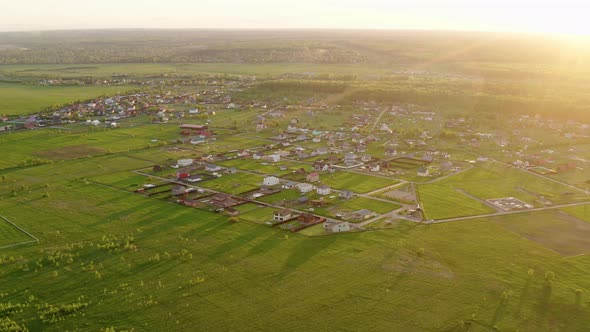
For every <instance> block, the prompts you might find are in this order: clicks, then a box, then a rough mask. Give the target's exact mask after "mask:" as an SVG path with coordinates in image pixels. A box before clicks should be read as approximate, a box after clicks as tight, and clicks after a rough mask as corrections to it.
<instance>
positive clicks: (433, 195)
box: [417, 183, 495, 219]
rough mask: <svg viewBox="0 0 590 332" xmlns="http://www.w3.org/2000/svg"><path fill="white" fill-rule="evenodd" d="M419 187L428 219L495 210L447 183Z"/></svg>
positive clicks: (420, 197) (421, 201)
mask: <svg viewBox="0 0 590 332" xmlns="http://www.w3.org/2000/svg"><path fill="white" fill-rule="evenodd" d="M417 189H418V196H419V200H420V203H421V204H422V207H423V209H424V213H425V215H426V219H446V218H453V217H463V216H472V215H480V214H486V213H492V212H494V211H495V210H494V209H492V208H490V207H488V206H487V205H485V204H483V203H481V202H479V201H477V200H475V199H473V198H471V197H468V196H466V195H465V194H463V193H460V192H458V191H457V190H455V188H453V187H451V186H448V185H445V184H440V183H433V184H427V185H419V186H417Z"/></svg>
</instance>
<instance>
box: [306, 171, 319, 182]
mask: <svg viewBox="0 0 590 332" xmlns="http://www.w3.org/2000/svg"><path fill="white" fill-rule="evenodd" d="M305 179H306V180H307V181H308V182H317V181H319V180H320V175H319V174H318V173H317V172H313V173H309V174H307V176H306V177H305Z"/></svg>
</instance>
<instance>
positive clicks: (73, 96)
mask: <svg viewBox="0 0 590 332" xmlns="http://www.w3.org/2000/svg"><path fill="white" fill-rule="evenodd" d="M0 68H1V67H0ZM129 89H130V88H129V87H123V86H114V87H109V86H104V87H103V86H98V87H95V86H89V87H87V86H71V87H70V86H49V87H48V86H32V85H25V84H18V83H0V114H11V115H18V114H28V113H35V112H39V111H43V110H44V109H45V108H47V107H50V106H53V105H61V104H64V103H69V102H74V101H76V100H86V99H90V98H95V97H98V96H101V95H106V94H113V93H123V92H125V91H127V90H129Z"/></svg>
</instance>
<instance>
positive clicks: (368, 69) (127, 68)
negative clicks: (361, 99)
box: [0, 63, 399, 78]
mask: <svg viewBox="0 0 590 332" xmlns="http://www.w3.org/2000/svg"><path fill="white" fill-rule="evenodd" d="M397 68H399V67H398V66H395V67H393V66H392V67H387V66H385V67H384V66H378V65H345V64H342V65H340V64H334V65H330V64H309V63H305V64H303V63H302V64H297V63H291V64H289V63H286V64H285V63H282V64H280V65H279V64H239V63H191V64H175V63H162V64H157V63H132V64H101V65H92V64H90V65H76V66H69V65H9V66H0V71H2V72H4V73H7V74H14V75H15V76H16V77H25V78H26V77H52V78H53V77H63V78H78V77H88V76H93V77H111V76H112V75H114V74H130V75H133V76H136V77H137V76H139V77H141V76H153V75H162V74H179V75H198V74H235V75H273V76H274V75H280V74H286V73H309V72H313V73H316V74H334V73H337V74H352V75H372V74H383V73H386V72H388V71H391V70H393V69H397Z"/></svg>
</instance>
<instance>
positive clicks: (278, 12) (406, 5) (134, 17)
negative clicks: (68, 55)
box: [0, 0, 590, 35]
mask: <svg viewBox="0 0 590 332" xmlns="http://www.w3.org/2000/svg"><path fill="white" fill-rule="evenodd" d="M589 12H590V1H588V0H560V1H548V0H493V1H492V0H404V1H401V0H360V1H359V0H296V1H295V0H99V1H84V0H18V1H14V0H0V31H20V30H62V29H102V28H167V29H172V28H183V29H184V28H212V29H277V28H279V29H298V28H304V29H313V28H321V29H425V30H462V31H508V32H527V33H551V34H574V35H590V19H588V17H589V16H590V15H589V14H588V13H589Z"/></svg>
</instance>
